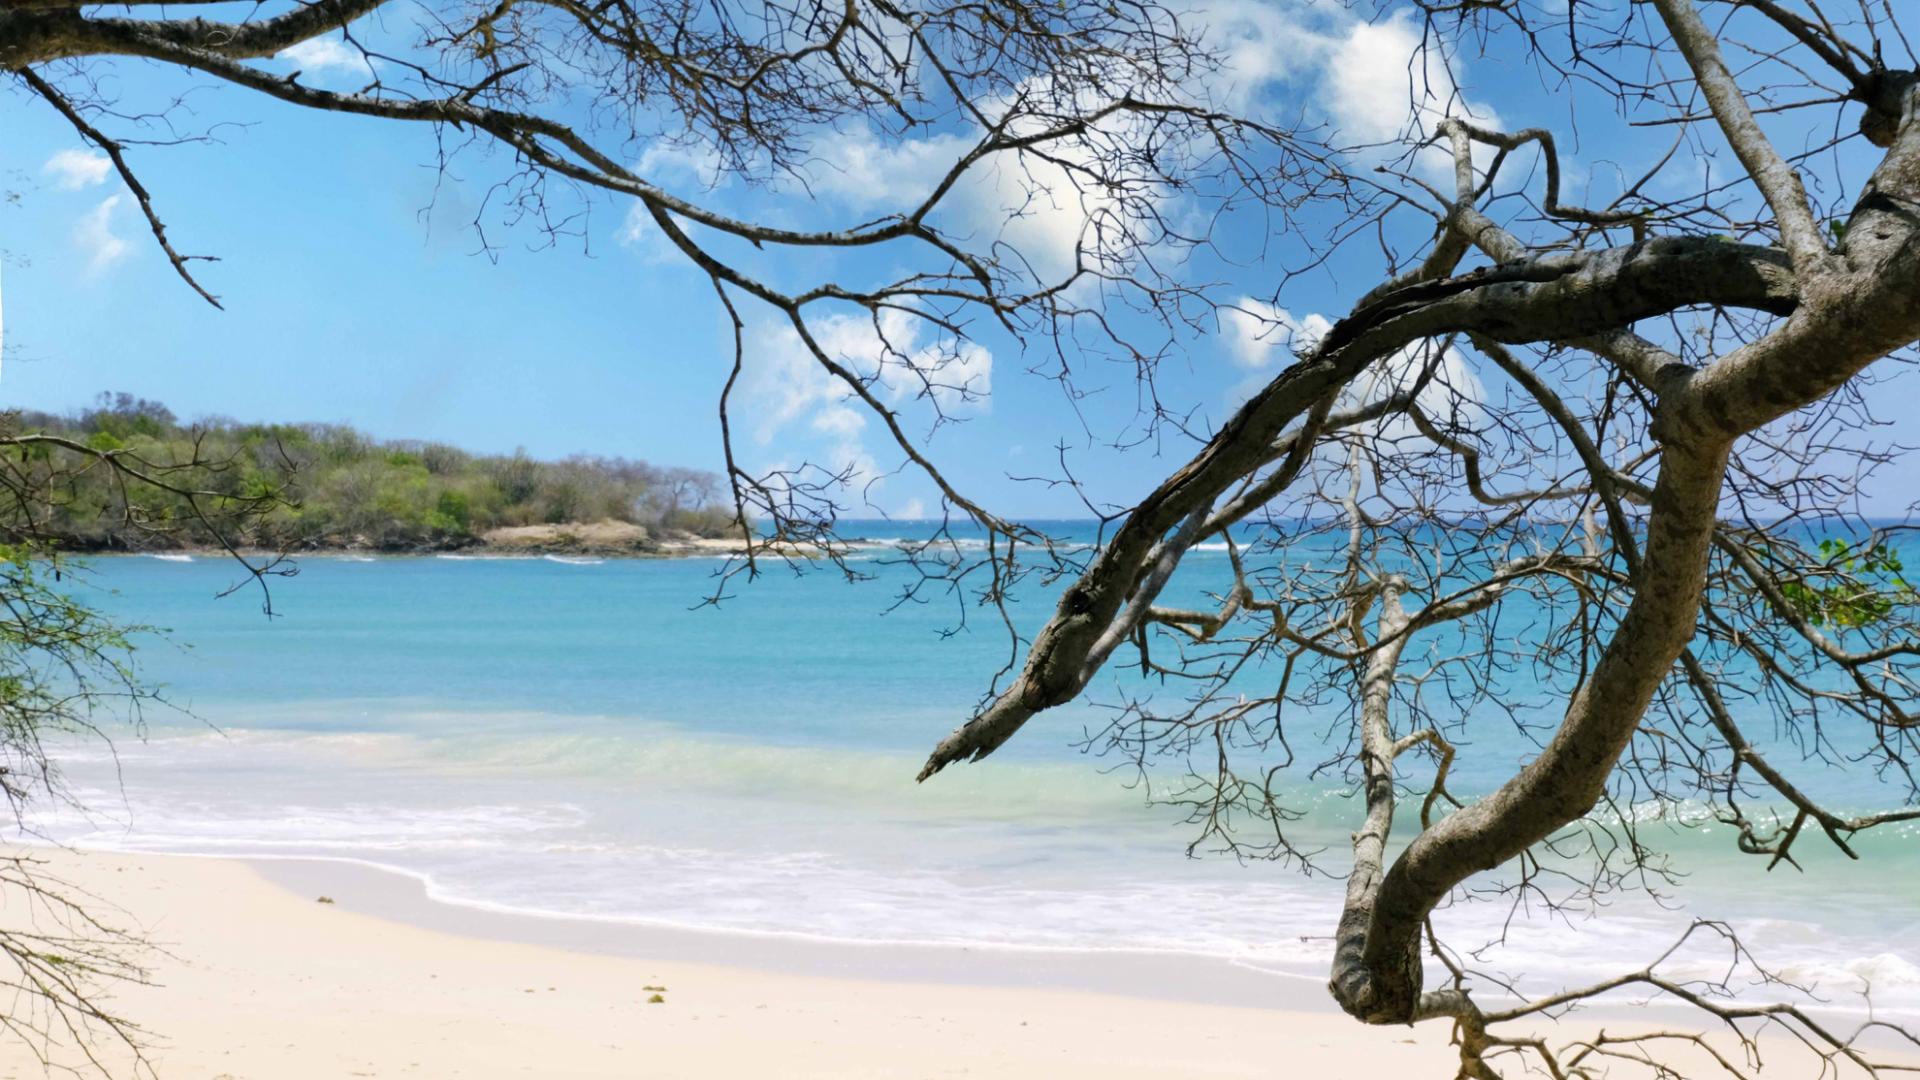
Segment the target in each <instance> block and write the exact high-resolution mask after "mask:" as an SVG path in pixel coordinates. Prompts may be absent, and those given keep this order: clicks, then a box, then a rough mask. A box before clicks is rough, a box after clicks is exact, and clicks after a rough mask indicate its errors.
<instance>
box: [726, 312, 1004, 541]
mask: <svg viewBox="0 0 1920 1080" xmlns="http://www.w3.org/2000/svg"><path fill="white" fill-rule="evenodd" d="M809 329H810V332H811V333H812V335H813V338H814V341H815V342H817V343H818V344H819V346H820V348H821V351H823V352H824V353H826V355H827V356H828V357H829V358H831V359H832V360H834V362H836V363H838V364H840V365H841V366H842V367H844V368H846V369H847V370H848V371H851V372H853V373H854V374H855V375H857V376H859V377H861V378H862V379H865V380H867V381H868V384H869V386H870V389H871V391H872V393H873V394H874V396H876V397H878V398H879V399H880V400H881V401H883V402H885V403H887V404H888V405H889V406H891V407H893V408H896V409H899V410H901V411H903V412H912V411H914V410H915V409H916V407H918V408H920V409H925V408H926V407H927V405H928V404H929V403H930V404H932V405H935V406H937V407H938V408H939V409H940V410H941V412H942V413H944V414H945V415H948V416H960V415H966V414H972V413H977V412H979V411H982V410H984V409H985V408H986V401H985V395H986V394H987V393H988V392H989V391H990V390H991V388H992V380H993V354H992V353H991V352H989V351H988V350H987V349H985V348H983V347H981V346H979V345H977V344H974V343H972V342H961V341H955V340H953V339H951V338H930V337H929V335H928V334H927V332H926V331H927V325H926V324H925V323H924V322H922V321H921V320H919V319H916V318H913V317H912V316H911V315H908V314H907V313H905V312H900V311H887V312H884V313H882V315H881V317H880V319H879V323H878V325H877V326H876V325H875V322H874V320H873V319H871V318H869V317H867V316H865V315H857V314H843V315H833V316H829V317H827V318H823V319H817V320H814V321H813V322H812V323H810V324H809ZM746 347H747V354H746V370H745V376H744V380H743V382H742V387H741V388H742V399H743V401H744V402H745V404H746V405H747V407H748V409H749V410H750V411H751V412H752V414H753V415H754V417H755V421H756V422H755V426H754V428H753V429H752V430H753V438H754V440H755V441H756V442H757V443H759V444H760V445H761V446H763V447H768V448H770V449H774V450H777V451H778V453H779V455H780V456H781V457H782V458H785V459H794V458H797V459H800V460H804V461H806V462H807V463H809V464H812V465H815V466H818V467H820V468H823V469H827V470H829V471H831V472H834V473H846V474H847V486H848V487H849V488H851V489H853V490H855V491H860V492H862V493H864V495H865V497H866V498H867V499H868V500H869V501H870V502H871V501H875V500H877V499H878V498H879V489H880V488H881V487H882V484H883V477H884V476H885V473H884V472H883V470H882V469H881V467H880V465H879V463H878V460H877V458H876V456H875V451H874V450H873V449H872V448H870V447H869V446H868V445H867V443H866V436H867V433H868V427H869V424H870V422H871V419H872V416H871V413H870V412H869V410H868V409H867V406H866V405H865V404H864V403H863V402H861V401H859V400H858V399H857V398H856V397H854V395H853V393H852V391H851V389H850V388H849V387H848V386H847V384H846V383H845V382H844V381H842V380H841V379H840V378H839V377H838V376H836V375H834V374H833V373H832V372H830V371H828V370H826V368H824V367H823V366H822V365H821V364H820V363H819V361H818V360H817V359H815V357H814V356H813V354H812V352H811V351H810V350H809V349H808V348H807V346H806V343H805V342H804V341H802V340H801V338H800V334H799V332H798V331H796V330H795V329H794V328H793V327H791V326H788V325H783V324H771V323H769V324H763V325H761V326H759V327H757V328H756V329H755V330H754V331H753V332H752V333H751V335H750V337H749V339H748V341H747V343H746ZM920 513H921V504H919V503H918V502H917V500H908V501H907V502H906V503H905V504H904V505H903V506H902V507H900V508H899V509H897V510H896V511H894V515H895V516H903V517H916V516H920Z"/></svg>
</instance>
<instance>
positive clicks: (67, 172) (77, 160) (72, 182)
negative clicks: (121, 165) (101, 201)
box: [41, 149, 113, 191]
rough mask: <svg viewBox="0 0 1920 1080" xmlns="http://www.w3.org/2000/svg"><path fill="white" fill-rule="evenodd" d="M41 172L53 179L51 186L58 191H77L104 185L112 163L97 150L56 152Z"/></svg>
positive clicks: (110, 171) (111, 170)
mask: <svg viewBox="0 0 1920 1080" xmlns="http://www.w3.org/2000/svg"><path fill="white" fill-rule="evenodd" d="M41 171H43V172H45V173H46V174H47V175H49V176H51V177H53V186H55V187H57V188H59V189H60V190H62V191H78V190H79V189H81V188H86V187H96V186H98V185H100V184H104V183H106V182H107V177H108V175H109V174H111V173H112V172H113V162H112V161H111V160H109V159H108V157H107V155H105V154H102V153H100V152H99V151H97V150H72V149H68V150H58V151H55V152H54V155H53V156H52V157H50V158H48V159H47V163H46V164H45V165H44V166H42V167H41Z"/></svg>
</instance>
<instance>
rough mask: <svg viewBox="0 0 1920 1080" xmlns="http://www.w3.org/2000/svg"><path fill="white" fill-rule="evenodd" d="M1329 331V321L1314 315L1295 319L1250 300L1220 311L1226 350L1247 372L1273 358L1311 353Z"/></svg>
mask: <svg viewBox="0 0 1920 1080" xmlns="http://www.w3.org/2000/svg"><path fill="white" fill-rule="evenodd" d="M1331 329H1333V323H1332V321H1331V320H1329V319H1328V318H1327V317H1326V316H1324V315H1321V314H1319V313H1318V312H1315V313H1313V314H1309V315H1307V316H1305V317H1304V318H1295V317H1294V315H1293V313H1292V312H1290V311H1288V310H1286V309H1285V308H1281V307H1276V306H1274V305H1273V304H1270V303H1268V302H1266V301H1264V300H1255V299H1254V298H1252V297H1250V296H1244V297H1241V298H1240V301H1239V303H1237V304H1235V305H1233V306H1232V307H1229V308H1223V309H1221V311H1220V332H1221V334H1222V335H1223V336H1225V337H1226V339H1227V349H1228V351H1229V353H1230V354H1231V355H1232V356H1233V358H1234V360H1236V361H1237V362H1239V364H1240V365H1241V366H1242V367H1247V368H1261V367H1265V366H1267V365H1268V364H1270V363H1272V362H1273V359H1274V356H1275V355H1276V354H1279V355H1281V356H1286V357H1291V356H1293V355H1294V354H1296V353H1300V352H1304V351H1306V350H1308V349H1311V348H1313V346H1314V344H1315V343H1316V342H1318V341H1319V340H1320V339H1321V338H1323V337H1325V336H1326V334H1327V331H1329V330H1331ZM1282 350H1284V352H1283V351H1282Z"/></svg>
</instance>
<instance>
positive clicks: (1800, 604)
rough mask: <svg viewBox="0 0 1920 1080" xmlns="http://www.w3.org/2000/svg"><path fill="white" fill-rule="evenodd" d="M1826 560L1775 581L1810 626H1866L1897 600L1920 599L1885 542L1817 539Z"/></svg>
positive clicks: (1834, 538) (1893, 552)
mask: <svg viewBox="0 0 1920 1080" xmlns="http://www.w3.org/2000/svg"><path fill="white" fill-rule="evenodd" d="M1820 554H1821V555H1823V556H1825V557H1826V561H1825V564H1824V565H1823V566H1821V567H1818V568H1817V569H1815V570H1814V571H1813V572H1811V573H1809V574H1806V575H1804V576H1802V577H1799V578H1795V579H1793V580H1790V581H1785V582H1782V583H1781V585H1780V592H1781V595H1783V596H1785V597H1786V599H1787V603H1788V604H1789V605H1790V606H1791V607H1792V608H1793V609H1794V610H1795V611H1796V612H1798V613H1799V614H1800V616H1801V617H1802V618H1804V619H1806V620H1807V621H1808V622H1810V623H1812V624H1813V625H1815V626H1835V627H1840V628H1843V629H1853V628H1857V627H1862V626H1871V625H1873V624H1874V623H1877V622H1879V621H1880V620H1882V619H1885V618H1886V617H1887V616H1888V615H1891V614H1892V613H1893V609H1894V607H1895V606H1896V605H1901V604H1912V603H1915V602H1916V600H1920V594H1916V593H1915V591H1914V587H1913V586H1912V585H1911V584H1910V583H1908V581H1907V579H1906V578H1904V577H1902V576H1901V575H1902V573H1904V571H1905V569H1906V568H1905V567H1904V566H1903V565H1902V564H1901V562H1900V554H1899V553H1898V552H1897V551H1895V550H1893V548H1891V547H1889V546H1888V545H1886V544H1885V543H1882V542H1879V541H1869V542H1867V543H1866V544H1865V545H1864V546H1862V547H1858V548H1856V547H1855V546H1854V545H1853V543H1852V542H1851V541H1848V540H1842V539H1839V538H1837V537H1829V538H1827V539H1825V540H1822V541H1820Z"/></svg>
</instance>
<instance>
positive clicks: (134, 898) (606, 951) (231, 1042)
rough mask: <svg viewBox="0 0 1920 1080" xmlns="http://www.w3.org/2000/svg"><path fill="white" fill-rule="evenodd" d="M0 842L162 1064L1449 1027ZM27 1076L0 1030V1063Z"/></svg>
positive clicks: (209, 860)
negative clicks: (76, 902) (87, 918)
mask: <svg viewBox="0 0 1920 1080" xmlns="http://www.w3.org/2000/svg"><path fill="white" fill-rule="evenodd" d="M12 852H13V853H15V854H23V855H26V856H28V857H31V858H33V859H36V860H41V861H42V863H43V867H42V872H43V873H44V874H45V876H46V877H48V878H49V879H59V880H61V881H62V882H64V883H65V884H66V885H67V886H69V887H70V888H72V889H75V890H78V891H80V892H83V893H86V894H89V895H90V896H91V897H93V898H94V899H93V900H92V901H90V902H91V903H94V904H95V905H96V909H97V910H99V909H104V910H107V911H109V912H110V914H111V918H110V920H109V921H112V922H114V923H115V924H116V925H120V926H123V927H126V928H128V929H131V930H134V931H135V932H137V933H139V934H141V935H142V936H143V937H144V938H145V939H146V940H148V941H150V942H152V943H154V944H155V945H157V946H158V948H159V950H161V951H157V952H152V953H149V954H147V955H145V956H143V957H142V962H143V963H145V964H147V965H150V967H151V978H152V982H153V983H154V985H122V986H119V987H117V988H116V989H115V990H114V991H113V993H112V997H111V1006H112V1008H113V1009H114V1010H115V1011H117V1012H118V1014H119V1015H122V1016H125V1017H127V1018H129V1019H131V1020H133V1021H135V1022H137V1023H139V1024H140V1025H142V1027H143V1028H145V1029H146V1032H147V1035H146V1039H147V1042H148V1047H149V1050H148V1053H147V1057H148V1061H149V1064H150V1065H151V1066H152V1067H153V1069H154V1073H153V1075H155V1076H157V1077H158V1078H160V1080H172V1078H175V1077H181V1078H187V1077H192V1078H195V1080H199V1078H207V1077H211V1078H214V1080H323V1078H324V1080H335V1078H340V1077H348V1076H354V1077H433V1078H441V1077H462V1078H469V1080H473V1078H480V1080H506V1078H509V1077H528V1076H532V1077H556V1078H567V1080H572V1078H576V1077H577V1078H602V1077H604V1078H607V1080H613V1078H615V1077H620V1078H632V1077H649V1078H651V1077H663V1078H665V1077H689V1078H692V1077H701V1078H708V1080H713V1078H721V1080H724V1078H732V1077H741V1078H747V1077H754V1078H758V1077H765V1076H781V1077H789V1076H791V1077H821V1078H824V1077H876V1078H877V1077H889V1078H891V1077H921V1076H926V1077H934V1076H961V1075H965V1076H974V1077H979V1076H987V1077H1007V1078H1016V1077H1039V1076H1045V1077H1059V1078H1063V1080H1133V1078H1139V1080H1147V1078H1150V1077H1151V1078H1156V1080H1166V1078H1185V1077H1194V1078H1212V1077H1249V1078H1250V1077H1256V1076H1268V1077H1270V1076H1274V1075H1299V1076H1311V1077H1316V1078H1332V1080H1444V1078H1446V1077H1451V1076H1453V1075H1454V1073H1455V1070H1456V1068H1457V1059H1456V1055H1455V1051H1454V1050H1453V1048H1452V1047H1451V1046H1450V1045H1449V1041H1448V1040H1449V1027H1448V1025H1446V1024H1434V1023H1429V1024H1422V1025H1418V1026H1416V1027H1411V1028H1405V1027H1367V1026H1364V1025H1361V1024H1359V1023H1357V1022H1354V1021H1352V1020H1350V1019H1348V1018H1347V1017H1345V1016H1343V1015H1342V1014H1341V1013H1339V1012H1338V1011H1337V1009H1335V1008H1334V1006H1333V1003H1332V1002H1331V1001H1330V1000H1329V999H1328V998H1327V997H1326V992H1325V990H1324V988H1323V987H1322V986H1321V985H1320V984H1319V983H1318V980H1315V979H1308V978H1305V977H1297V976H1286V975H1282V974H1277V973H1275V974H1269V973H1264V972H1259V971H1255V970H1252V969H1247V968H1241V967H1236V966H1235V965H1233V964H1231V963H1230V962H1228V961H1224V960H1212V959H1208V958H1204V957H1195V956H1182V955H1180V954H1159V953H1144V952H1127V951H1121V950H1114V951H1113V952H1090V951H1073V950H1042V949H1011V948H1006V949H1003V948H992V947H981V948H974V947H966V946H947V945H897V944H896V945H882V944H869V945H858V944H852V943H845V942H837V941H826V940H818V939H806V938H800V937H788V936H782V935H772V934H767V935H762V934H754V933H745V932H739V933H734V932H727V931H712V930H697V929H690V928H673V927H664V926H650V925H643V924H636V923H616V922H612V921H607V920H595V919H591V918H579V919H572V918H565V917H556V916H543V915H538V914H530V913H517V912H504V911H492V910H487V909H485V908H482V907H478V906H471V905H466V904H461V903H452V902H447V901H442V900H438V899H435V898H433V897H432V896H430V895H429V893H428V888H427V884H426V882H425V881H424V880H422V879H421V878H420V877H418V876H416V875H413V874H410V873H407V872H405V871H400V870H396V869H390V868H385V867H381V866H378V865H375V864H371V863H365V862H358V861H350V860H342V859H335V858H327V857H307V856H288V857H276V858H245V857H242V858H233V857H225V856H216V855H187V854H165V855H153V854H132V853H124V852H113V851H107V850H98V849H94V850H74V849H70V848H61V847H43V846H38V845H35V846H25V847H23V846H20V845H15V846H14V847H13V848H12ZM22 907H23V905H14V904H7V905H0V920H4V923H0V925H5V926H6V927H8V928H17V927H18V925H19V922H18V920H19V919H20V918H21V917H22V914H23V913H22V910H21V908H22ZM43 929H44V927H43ZM655 998H659V999H660V1000H657V1001H656V1000H654V999H655ZM1681 1016H1690V1017H1691V1019H1688V1020H1686V1021H1684V1022H1683V1023H1682V1024H1681V1025H1680V1026H1681V1027H1682V1028H1683V1029H1685V1030H1690V1031H1706V1030H1709V1028H1710V1024H1709V1023H1708V1022H1707V1021H1708V1018H1706V1017H1705V1016H1704V1015H1703V1014H1698V1013H1685V1012H1676V1011H1675V1010H1674V1009H1671V1008H1665V1007H1657V1008H1653V1009H1648V1008H1647V1007H1645V1006H1637V1005H1634V1004H1632V1003H1631V1002H1627V1001H1622V1002H1618V1003H1614V1004H1607V1005H1602V1006H1600V1007H1595V1008H1592V1009H1588V1010H1584V1011H1582V1012H1580V1013H1577V1014H1575V1016H1574V1017H1573V1018H1572V1020H1571V1021H1570V1022H1568V1023H1566V1024H1564V1025H1558V1026H1556V1025H1552V1024H1543V1025H1542V1026H1541V1027H1540V1029H1539V1030H1538V1031H1537V1034H1540V1035H1544V1036H1546V1037H1548V1038H1550V1039H1551V1040H1552V1041H1554V1042H1555V1043H1563V1042H1567V1041H1570V1040H1572V1039H1575V1038H1578V1037H1581V1036H1585V1035H1591V1034H1592V1033H1593V1032H1595V1031H1598V1030H1600V1029H1601V1028H1602V1027H1604V1028H1606V1029H1607V1030H1609V1031H1611V1032H1614V1033H1616V1034H1617V1033H1620V1032H1622V1031H1624V1030H1626V1028H1627V1026H1629V1025H1630V1026H1632V1027H1635V1028H1640V1029H1654V1028H1666V1029H1672V1028H1673V1027H1674V1021H1675V1019H1676V1018H1677V1017H1681ZM1762 1046H1763V1048H1764V1049H1765V1050H1766V1051H1767V1057H1768V1063H1769V1068H1768V1070H1767V1071H1766V1072H1764V1073H1763V1074H1762V1075H1765V1076H1782V1077H1795V1076H1801V1075H1811V1074H1810V1073H1808V1072H1805V1071H1804V1070H1800V1069H1799V1066H1800V1065H1805V1064H1809V1062H1807V1061H1799V1062H1796V1061H1795V1060H1794V1052H1795V1047H1794V1044H1793V1042H1792V1041H1791V1040H1790V1038H1789V1037H1787V1036H1785V1035H1778V1034H1776V1035H1767V1036H1763V1042H1762ZM41 1049H43V1050H44V1049H47V1048H46V1047H42V1048H41ZM56 1049H57V1048H56ZM99 1049H100V1048H99V1047H96V1050H99ZM106 1049H108V1050H112V1047H110V1046H109V1047H107V1048H106ZM61 1052H62V1053H65V1052H66V1051H64V1050H62V1051H61ZM1802 1053H1804V1052H1802ZM1898 1056H1899V1057H1900V1058H1901V1059H1902V1060H1910V1061H1913V1062H1915V1063H1917V1064H1920V1054H1914V1053H1906V1054H1901V1055H1898ZM1682 1057H1684V1053H1683V1054H1682ZM56 1060H61V1059H60V1058H58V1057H56ZM67 1060H75V1059H72V1058H71V1057H69V1058H67ZM102 1060H103V1061H104V1062H107V1063H109V1065H110V1066H111V1065H112V1064H114V1063H115V1062H118V1063H119V1064H121V1065H125V1064H127V1063H129V1062H130V1059H129V1058H127V1056H126V1055H125V1053H124V1051H122V1053H121V1056H120V1057H119V1058H117V1059H116V1058H114V1057H113V1055H112V1054H111V1053H108V1054H105V1055H104V1056H103V1057H102ZM1703 1064H1704V1063H1703ZM1682 1068H1683V1072H1682V1074H1683V1075H1696V1074H1695V1073H1692V1072H1688V1071H1685V1066H1684V1065H1683V1066H1682ZM1776 1070H1777V1071H1776ZM44 1075H46V1073H45V1071H44V1070H43V1068H42V1066H41V1065H40V1063H39V1061H38V1060H37V1058H35V1056H34V1054H33V1053H32V1052H31V1051H29V1050H28V1049H27V1048H26V1047H24V1046H23V1045H22V1044H20V1043H19V1042H17V1041H6V1040H4V1039H0V1080H29V1078H31V1077H40V1076H44ZM83 1075H86V1074H83ZM108 1075H113V1076H116V1077H117V1076H122V1075H130V1073H129V1072H127V1071H126V1070H125V1069H120V1070H119V1071H113V1072H110V1073H109V1074H108Z"/></svg>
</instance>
